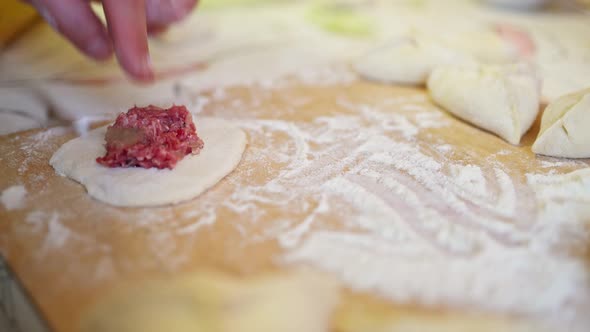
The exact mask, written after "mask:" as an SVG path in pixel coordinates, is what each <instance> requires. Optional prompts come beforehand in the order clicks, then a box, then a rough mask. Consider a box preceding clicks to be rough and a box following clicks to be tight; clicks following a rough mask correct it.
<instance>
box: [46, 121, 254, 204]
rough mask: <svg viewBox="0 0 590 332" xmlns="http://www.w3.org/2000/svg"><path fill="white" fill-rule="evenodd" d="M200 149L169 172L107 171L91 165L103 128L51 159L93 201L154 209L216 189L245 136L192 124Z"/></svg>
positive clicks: (100, 150) (219, 125)
mask: <svg viewBox="0 0 590 332" xmlns="http://www.w3.org/2000/svg"><path fill="white" fill-rule="evenodd" d="M195 124H196V125H197V133H198V135H199V136H200V137H201V138H202V139H203V140H204V141H205V147H204V148H203V149H202V150H201V152H200V153H199V154H198V155H189V156H186V157H185V158H184V159H183V160H181V161H180V162H179V163H178V164H177V165H176V167H175V168H174V169H173V170H168V169H164V170H159V169H155V168H150V169H143V168H108V167H105V166H102V165H100V164H98V163H97V162H96V158H97V157H99V156H102V155H104V153H105V148H104V135H105V132H106V128H107V127H106V126H105V127H101V128H98V129H95V130H93V131H90V132H89V133H88V134H87V135H86V136H82V137H78V138H76V139H73V140H71V141H69V142H67V143H65V144H64V145H62V146H61V147H60V148H59V149H58V150H57V151H56V152H55V154H54V155H53V156H52V157H51V160H50V162H49V163H50V164H51V166H53V168H54V169H55V171H56V172H57V173H58V174H60V175H62V176H67V177H69V178H71V179H73V180H75V181H77V182H80V183H81V184H83V185H84V186H85V187H86V190H87V191H88V194H90V196H92V197H94V198H95V199H97V200H99V201H102V202H105V203H108V204H111V205H115V206H124V207H137V206H158V205H166V204H175V203H180V202H183V201H187V200H190V199H193V198H195V197H197V196H198V195H200V194H201V193H203V192H204V191H205V190H207V189H209V188H210V187H212V186H214V185H215V184H217V183H218V182H219V181H220V180H221V179H223V178H224V177H225V176H226V175H228V174H229V173H231V172H232V171H233V170H234V169H235V168H236V167H237V165H238V164H239V162H240V160H241V158H242V154H243V152H244V150H245V148H246V144H247V143H246V142H247V140H246V134H245V133H244V132H243V131H242V130H241V129H239V128H236V127H234V126H232V125H231V124H229V123H228V122H227V121H224V120H221V119H215V118H199V119H196V120H195Z"/></svg>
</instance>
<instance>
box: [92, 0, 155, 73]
mask: <svg viewBox="0 0 590 332" xmlns="http://www.w3.org/2000/svg"><path fill="white" fill-rule="evenodd" d="M102 3H103V8H104V12H105V16H106V19H107V25H108V28H109V32H110V35H111V38H112V40H113V44H114V46H115V53H116V54H117V58H118V59H119V63H120V64H121V66H122V67H123V69H125V71H127V73H129V75H130V76H131V77H132V78H134V79H137V80H140V81H151V80H153V79H154V73H153V71H152V66H151V63H150V58H149V49H148V41H147V25H146V17H145V16H146V14H145V13H146V9H145V2H144V0H124V1H122V0H103V2H102Z"/></svg>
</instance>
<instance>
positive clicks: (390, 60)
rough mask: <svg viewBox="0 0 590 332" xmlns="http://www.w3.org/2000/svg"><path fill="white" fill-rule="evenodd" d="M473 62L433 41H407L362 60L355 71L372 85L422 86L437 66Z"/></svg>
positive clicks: (373, 52)
mask: <svg viewBox="0 0 590 332" xmlns="http://www.w3.org/2000/svg"><path fill="white" fill-rule="evenodd" d="M471 62H473V60H472V59H471V58H470V57H469V56H466V55H464V54H461V53H459V52H456V51H453V50H452V49H449V48H447V47H445V46H442V45H441V44H438V43H436V42H434V41H432V40H429V39H425V38H417V37H404V38H400V39H398V40H395V41H393V42H391V43H389V44H387V45H384V46H382V47H380V48H377V49H375V50H373V51H371V52H369V53H368V54H366V55H365V56H363V57H361V58H360V59H359V60H358V61H357V62H356V64H355V69H356V71H357V72H358V73H359V75H361V76H362V77H363V78H365V79H367V80H370V81H377V82H382V83H399V84H409V85H422V84H425V83H426V80H427V79H428V76H429V75H430V73H431V72H432V70H433V69H434V68H435V67H436V66H439V65H445V64H459V63H471Z"/></svg>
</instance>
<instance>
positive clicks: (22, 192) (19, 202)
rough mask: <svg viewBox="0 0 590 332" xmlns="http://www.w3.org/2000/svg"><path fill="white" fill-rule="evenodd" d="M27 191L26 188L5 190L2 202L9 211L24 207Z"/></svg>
mask: <svg viewBox="0 0 590 332" xmlns="http://www.w3.org/2000/svg"><path fill="white" fill-rule="evenodd" d="M26 196H27V189H25V187H24V186H12V187H8V188H6V189H4V190H3V191H2V195H1V196H0V201H1V202H2V205H4V208H5V209H6V210H8V211H10V210H15V209H19V208H21V207H23V206H24V203H25V197H26Z"/></svg>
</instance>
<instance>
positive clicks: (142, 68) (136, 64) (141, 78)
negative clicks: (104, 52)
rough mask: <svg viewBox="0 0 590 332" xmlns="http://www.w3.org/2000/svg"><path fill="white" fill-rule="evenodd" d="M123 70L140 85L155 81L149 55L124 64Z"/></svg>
mask: <svg viewBox="0 0 590 332" xmlns="http://www.w3.org/2000/svg"><path fill="white" fill-rule="evenodd" d="M123 68H124V69H125V71H126V72H127V74H128V75H129V77H130V78H131V79H133V80H134V81H137V82H140V83H150V82H153V81H154V79H155V74H154V70H153V68H152V64H151V61H150V57H149V55H146V56H144V57H142V58H141V59H138V60H136V61H132V62H129V63H127V64H123Z"/></svg>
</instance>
